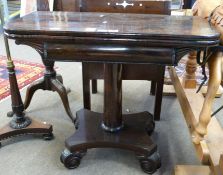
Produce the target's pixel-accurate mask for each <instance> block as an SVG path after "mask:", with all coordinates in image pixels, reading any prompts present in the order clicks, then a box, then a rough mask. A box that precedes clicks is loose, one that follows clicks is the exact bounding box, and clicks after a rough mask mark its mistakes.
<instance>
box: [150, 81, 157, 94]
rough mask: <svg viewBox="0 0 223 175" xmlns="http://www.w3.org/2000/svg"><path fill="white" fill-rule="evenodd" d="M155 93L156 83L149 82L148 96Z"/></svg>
mask: <svg viewBox="0 0 223 175" xmlns="http://www.w3.org/2000/svg"><path fill="white" fill-rule="evenodd" d="M155 93H156V82H155V81H151V87H150V95H155Z"/></svg>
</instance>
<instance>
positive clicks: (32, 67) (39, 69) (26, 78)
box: [0, 55, 44, 100]
mask: <svg viewBox="0 0 223 175" xmlns="http://www.w3.org/2000/svg"><path fill="white" fill-rule="evenodd" d="M6 60H7V59H6V57H5V56H2V55H0V100H2V99H4V98H6V97H7V96H9V95H10V86H9V81H8V71H7V69H6ZM13 61H14V64H15V68H16V76H17V81H18V85H19V88H20V89H22V88H23V87H25V86H27V85H29V84H30V83H32V82H33V81H35V80H37V79H39V78H41V77H42V76H43V73H44V66H43V65H41V64H37V63H31V62H27V61H19V60H15V59H13Z"/></svg>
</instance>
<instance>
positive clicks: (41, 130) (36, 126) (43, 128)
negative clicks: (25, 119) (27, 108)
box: [0, 119, 53, 145]
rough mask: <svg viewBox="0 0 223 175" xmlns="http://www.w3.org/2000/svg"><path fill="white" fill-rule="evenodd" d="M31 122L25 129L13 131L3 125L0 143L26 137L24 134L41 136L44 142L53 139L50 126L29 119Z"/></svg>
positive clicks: (0, 132)
mask: <svg viewBox="0 0 223 175" xmlns="http://www.w3.org/2000/svg"><path fill="white" fill-rule="evenodd" d="M31 120H32V123H31V124H30V125H29V126H28V127H26V128H22V129H13V128H11V127H10V125H9V124H7V125H5V126H4V127H3V128H0V141H2V140H5V139H8V138H11V137H16V136H20V135H26V134H43V138H44V139H46V140H51V139H52V138H53V134H52V131H53V127H52V125H50V124H46V123H42V122H39V121H36V120H34V119H31ZM0 145H1V143H0Z"/></svg>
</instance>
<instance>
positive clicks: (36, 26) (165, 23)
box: [4, 12, 219, 47]
mask: <svg viewBox="0 0 223 175" xmlns="http://www.w3.org/2000/svg"><path fill="white" fill-rule="evenodd" d="M4 29H5V33H6V34H7V35H8V37H9V38H13V39H18V38H20V37H22V35H20V34H21V33H23V34H24V33H25V34H26V36H28V35H29V39H32V40H33V39H35V40H46V39H47V40H49V41H50V40H51V41H52V40H54V41H56V40H57V39H58V40H72V42H73V43H74V42H75V39H78V40H79V37H80V38H82V37H89V40H94V39H95V38H97V39H99V38H101V40H106V41H110V42H111V41H113V40H115V39H119V40H120V39H122V40H120V41H119V42H120V43H121V42H122V41H123V42H124V41H126V39H132V42H134V39H142V40H143V41H144V44H145V45H147V46H150V45H152V44H153V43H156V44H161V45H166V44H169V45H173V46H178V47H179V46H184V47H185V46H188V45H189V46H193V45H195V46H201V47H202V46H205V47H207V46H212V45H216V44H218V43H219V33H218V32H217V31H216V30H215V29H214V28H211V27H210V25H209V23H208V22H207V21H205V20H204V19H202V18H200V17H188V16H165V15H146V14H122V13H85V12H81V13H79V12H34V13H32V14H30V15H27V16H25V17H23V18H19V19H16V20H13V22H9V23H7V24H6V26H5V27H4ZM73 37H75V38H73ZM85 39H86V38H85ZM94 41H95V40H94ZM143 41H142V43H143ZM148 41H149V43H148ZM130 42H131V41H130Z"/></svg>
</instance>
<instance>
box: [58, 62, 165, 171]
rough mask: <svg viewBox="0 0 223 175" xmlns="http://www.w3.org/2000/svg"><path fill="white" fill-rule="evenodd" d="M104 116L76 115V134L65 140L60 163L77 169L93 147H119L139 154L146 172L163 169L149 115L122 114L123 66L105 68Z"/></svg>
mask: <svg viewBox="0 0 223 175" xmlns="http://www.w3.org/2000/svg"><path fill="white" fill-rule="evenodd" d="M104 86H105V87H104V113H103V114H100V113H96V112H92V111H90V110H87V109H82V110H80V111H78V112H77V122H76V128H77V130H76V131H75V133H74V134H73V135H72V136H71V137H69V138H68V139H66V141H65V145H66V149H65V150H64V151H63V152H62V154H61V162H62V163H63V164H64V165H65V167H67V168H69V169H73V168H77V167H78V166H79V164H80V161H81V158H82V157H83V156H84V155H85V153H86V151H87V149H90V148H108V147H111V148H120V149H127V150H131V151H133V152H135V153H136V155H137V158H138V159H139V162H140V165H141V167H142V169H143V171H145V172H146V173H153V172H155V171H156V170H157V169H158V168H159V167H160V166H161V163H160V158H159V155H158V153H157V152H156V151H157V146H156V144H154V143H153V141H152V140H151V139H150V137H149V135H150V134H152V132H153V130H154V127H155V124H154V121H153V116H152V115H151V114H150V113H149V112H147V111H146V112H141V113H138V114H128V115H122V65H121V64H105V65H104Z"/></svg>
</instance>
